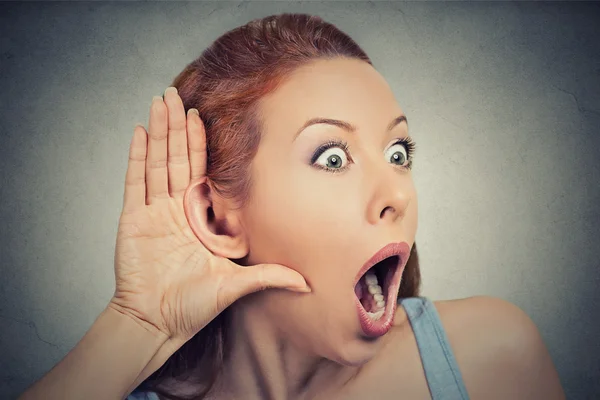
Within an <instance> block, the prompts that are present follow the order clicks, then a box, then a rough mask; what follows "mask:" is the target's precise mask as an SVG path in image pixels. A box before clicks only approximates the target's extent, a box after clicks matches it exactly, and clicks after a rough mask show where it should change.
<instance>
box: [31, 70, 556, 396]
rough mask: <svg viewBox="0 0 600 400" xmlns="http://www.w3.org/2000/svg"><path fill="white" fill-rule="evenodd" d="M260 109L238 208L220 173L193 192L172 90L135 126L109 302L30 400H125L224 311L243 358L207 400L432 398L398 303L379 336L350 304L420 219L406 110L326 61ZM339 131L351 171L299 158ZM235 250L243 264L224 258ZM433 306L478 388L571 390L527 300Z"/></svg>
mask: <svg viewBox="0 0 600 400" xmlns="http://www.w3.org/2000/svg"><path fill="white" fill-rule="evenodd" d="M262 106H263V111H265V112H266V113H265V115H267V120H266V121H265V122H266V127H267V128H266V132H265V135H264V137H263V140H262V142H261V146H260V149H259V153H258V154H257V156H256V159H255V160H254V163H253V166H252V173H253V177H254V178H255V179H254V186H253V190H254V193H253V195H254V196H253V202H251V204H250V205H249V206H248V207H246V208H243V209H241V210H240V209H235V208H234V207H232V204H231V203H230V202H229V201H228V200H226V199H222V198H220V197H219V196H218V195H216V193H214V192H213V191H212V188H210V182H208V184H209V185H208V186H209V191H208V192H204V191H203V190H201V188H202V186H203V185H205V183H206V182H207V181H206V178H205V177H204V174H205V167H206V165H205V163H206V154H205V142H204V132H203V126H202V121H200V119H199V117H198V116H197V114H194V113H188V115H187V117H186V116H185V113H184V109H183V104H182V102H181V99H180V98H179V96H178V95H177V94H176V92H174V91H168V92H166V93H165V98H164V102H163V100H162V99H160V98H159V99H157V100H156V101H154V102H153V104H152V106H151V109H150V123H149V128H148V132H146V130H145V129H144V128H143V127H136V129H135V132H134V137H133V139H132V142H131V148H130V153H129V165H128V169H127V176H126V185H125V196H124V204H123V213H122V215H121V219H120V221H119V232H118V235H117V246H116V252H115V275H116V289H115V294H114V296H113V299H111V301H110V303H109V305H108V306H107V309H106V312H105V313H103V314H102V315H101V316H100V317H99V319H98V320H97V321H96V322H95V323H94V325H93V326H92V328H91V329H90V331H89V332H88V334H86V336H85V337H84V338H83V339H82V341H81V342H80V343H79V344H78V345H77V346H76V348H75V349H74V350H73V351H72V352H70V353H69V355H67V357H65V359H64V360H63V361H61V362H60V363H59V364H58V365H56V366H55V367H54V368H53V369H52V371H51V372H49V373H48V374H47V375H46V376H45V377H44V378H43V379H41V380H40V381H39V382H37V383H36V384H35V385H33V386H32V387H31V388H30V389H29V390H28V391H27V392H26V393H25V394H24V395H23V396H22V397H21V398H31V399H34V398H47V399H62V398H89V399H93V398H117V397H121V398H122V397H123V395H124V394H125V395H126V394H128V393H130V392H131V390H132V389H133V388H135V387H137V385H138V384H139V383H140V382H141V381H143V380H144V379H146V378H147V377H148V376H149V375H150V374H151V373H153V372H154V371H156V370H157V369H158V368H159V367H160V366H161V365H162V364H163V363H164V362H165V361H166V360H167V359H168V357H169V356H171V355H172V354H173V352H175V351H176V350H177V349H178V348H179V347H181V345H183V344H184V343H185V342H186V341H187V340H189V339H190V338H191V337H192V336H193V335H194V334H195V333H196V332H198V330H201V329H202V328H203V327H204V326H205V325H206V324H207V323H208V322H210V321H211V320H212V319H214V318H215V317H216V316H217V315H218V314H219V313H220V312H222V311H223V310H224V309H225V308H228V307H231V311H232V313H231V314H232V315H231V321H230V322H231V326H232V329H230V332H232V335H231V336H230V337H229V339H230V341H229V342H228V343H229V344H230V346H231V348H230V350H231V353H232V354H233V357H232V358H231V359H229V360H226V363H225V369H224V373H223V374H222V376H221V379H220V381H219V382H218V384H217V385H216V386H215V388H214V391H213V392H212V393H211V396H210V397H211V398H218V399H227V398H244V399H265V398H270V399H335V398H338V399H353V398H356V399H362V398H364V397H365V396H373V395H376V396H377V397H378V398H397V397H398V396H402V397H403V398H410V399H421V398H422V399H427V398H429V394H428V389H427V383H426V380H425V377H424V375H423V370H422V366H421V362H420V358H419V354H418V350H417V347H416V343H415V338H414V335H413V333H412V330H411V328H410V325H409V324H408V323H407V319H406V315H405V314H404V312H403V310H402V309H401V308H399V309H398V310H397V312H396V314H395V317H396V318H395V324H394V326H393V327H392V329H391V330H390V331H389V332H388V333H387V334H385V335H384V336H381V337H379V338H378V339H376V340H366V338H365V335H364V334H363V332H361V328H360V326H359V324H358V322H357V316H356V310H355V308H354V306H353V305H352V304H351V303H352V301H351V300H352V296H354V292H353V287H352V284H351V282H352V280H353V277H354V276H355V275H356V273H357V271H358V269H359V268H360V266H361V265H362V263H363V262H364V261H365V260H366V259H367V258H369V257H370V256H371V255H372V254H373V253H374V252H375V251H377V250H378V249H380V248H381V247H382V246H383V245H385V244H387V243H388V242H391V241H396V242H397V241H405V242H407V243H408V244H410V245H412V244H413V243H414V237H415V233H416V228H417V206H416V192H415V190H414V185H413V183H412V178H411V175H410V169H405V168H404V164H403V165H391V163H390V160H391V159H390V157H389V155H390V154H391V153H390V152H389V150H390V148H392V147H393V146H395V145H393V144H392V143H393V142H394V140H395V139H398V138H402V137H406V135H407V125H406V122H405V121H404V122H402V123H401V124H398V125H395V126H394V127H393V128H392V130H390V131H386V129H385V128H386V127H387V126H388V124H389V122H390V121H391V120H393V119H394V118H396V117H397V116H398V115H401V113H402V110H401V109H400V107H399V106H398V105H397V103H396V101H395V99H394V97H393V95H392V93H391V91H390V90H389V87H388V86H387V84H385V81H384V80H383V78H382V77H381V76H380V75H379V74H378V73H376V72H375V70H374V69H372V68H371V67H369V66H367V65H366V64H364V63H359V62H357V61H356V60H333V61H327V62H319V63H315V64H312V65H310V66H308V68H306V69H302V70H301V71H299V72H298V73H297V74H294V76H293V77H292V79H291V80H290V81H289V82H288V84H287V85H284V86H282V87H280V88H279V89H278V91H277V92H276V93H275V94H274V95H272V96H270V97H269V98H267V99H265V101H264V103H263V104H262ZM314 116H319V117H329V118H337V119H340V120H345V121H349V122H351V123H352V124H354V125H355V126H356V127H357V130H356V132H354V133H353V134H349V133H346V132H344V131H342V130H340V128H336V127H331V126H324V125H318V126H317V125H315V126H311V127H309V128H307V130H306V131H305V132H303V133H301V134H300V135H299V136H298V137H297V138H296V139H294V138H295V132H296V131H297V129H298V128H299V127H300V126H302V124H303V123H304V122H305V121H306V119H307V118H312V117H314ZM325 128H327V129H325ZM309 130H310V131H311V132H309ZM342 138H343V139H345V140H346V141H347V142H348V144H349V145H350V149H352V151H348V153H349V154H346V155H347V156H348V159H347V160H346V157H345V156H344V153H346V152H345V151H343V149H342V148H340V147H335V148H332V149H334V152H333V154H335V155H336V156H338V157H339V159H338V161H339V160H342V161H351V164H349V165H350V168H349V169H348V170H347V171H346V172H342V173H339V174H333V173H331V172H327V171H325V170H323V169H322V168H321V169H319V168H316V167H314V165H312V164H307V160H308V159H310V155H311V153H312V150H313V149H314V147H315V146H318V145H320V144H322V142H323V141H324V140H326V139H342ZM328 151H329V150H328ZM395 151H401V150H399V149H397V148H396V150H395ZM350 153H351V154H350ZM323 154H325V153H323ZM327 154H328V155H329V156H331V152H329V153H327ZM404 155H406V152H404ZM325 158H326V157H325ZM325 158H324V157H322V155H321V156H319V157H318V159H316V161H315V162H316V163H320V164H321V163H323V161H324V159H325ZM328 160H331V159H328ZM344 165H345V163H344ZM207 193H208V194H207ZM338 195H340V196H339V197H338ZM340 199H341V200H343V201H338V200H340ZM209 207H210V208H211V209H212V211H213V212H214V218H210V219H208V218H206V216H207V215H208V213H207V210H208V208H209ZM224 228H226V229H224ZM292 228H293V229H292ZM217 232H219V233H217ZM315 238H317V240H315ZM198 239H199V240H198ZM240 257H244V260H245V261H244V265H245V267H242V266H240V265H237V264H235V263H233V262H232V261H230V260H229V259H230V258H231V259H239V258H240ZM306 283H308V284H309V286H310V288H312V291H311V289H310V288H307V287H306ZM436 307H437V308H438V310H439V313H440V315H441V318H442V322H443V325H444V327H445V329H446V332H447V334H448V337H449V340H450V343H451V345H452V348H453V351H454V353H455V355H456V358H457V361H458V364H459V366H460V369H461V371H462V374H463V377H464V380H465V383H466V386H467V390H468V392H469V395H470V397H471V398H473V399H486V400H487V399H495V398H497V399H506V398H510V399H551V400H552V399H563V398H564V394H563V393H562V389H561V387H560V382H559V379H558V376H557V374H556V371H555V369H554V366H553V364H552V361H551V360H550V357H549V355H548V352H547V350H546V348H545V346H544V344H543V341H542V340H541V337H540V335H539V333H538V331H537V329H536V327H535V325H534V324H533V323H532V322H531V320H530V319H529V318H528V317H527V316H526V315H525V314H524V313H523V312H522V311H521V310H519V309H518V308H517V307H515V306H513V305H511V304H509V303H507V302H504V301H502V300H498V299H493V298H486V297H477V298H469V299H463V300H454V301H446V302H437V303H436ZM115 328H118V329H115ZM132 352H133V353H135V354H130V353H132ZM90 359H94V360H101V362H97V363H94V364H93V365H89V360H90ZM86 371H87V372H86ZM136 376H137V378H135V379H134V377H136ZM99 377H102V378H103V379H100V380H99ZM132 380H133V382H132Z"/></svg>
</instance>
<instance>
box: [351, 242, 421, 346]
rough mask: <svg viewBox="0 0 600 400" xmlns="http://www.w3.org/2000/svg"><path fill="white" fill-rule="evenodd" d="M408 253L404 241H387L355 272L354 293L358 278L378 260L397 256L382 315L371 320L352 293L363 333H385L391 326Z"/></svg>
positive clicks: (408, 250) (373, 335)
mask: <svg viewBox="0 0 600 400" xmlns="http://www.w3.org/2000/svg"><path fill="white" fill-rule="evenodd" d="M409 255H410V246H409V245H408V243H406V242H399V243H389V244H387V245H386V246H384V247H383V248H382V249H381V250H379V251H378V252H377V253H375V254H374V255H373V256H372V257H371V258H369V260H368V261H367V262H365V263H364V265H363V266H362V268H361V269H360V270H359V271H358V273H357V274H356V277H355V278H354V285H353V286H352V293H353V294H354V287H355V286H356V284H357V283H358V281H359V280H360V278H361V277H362V276H363V275H364V274H365V273H366V272H367V271H368V270H369V268H371V267H372V266H373V265H375V264H377V263H378V262H380V261H382V260H384V259H386V258H388V257H392V256H398V258H399V261H398V265H397V267H396V270H395V271H394V275H392V276H391V278H390V283H389V286H388V293H387V299H386V306H385V311H384V313H383V315H382V316H381V317H380V318H379V319H378V320H377V321H373V320H372V319H371V318H370V317H369V316H368V315H367V313H366V311H365V309H364V308H363V306H362V305H361V303H360V300H359V299H358V298H357V297H356V295H354V301H355V303H356V307H357V309H358V314H359V320H360V325H361V328H362V330H363V332H364V333H365V335H367V336H369V337H378V336H382V335H385V334H386V333H387V332H388V331H389V330H390V328H391V326H392V322H393V319H394V315H395V311H396V307H397V304H396V297H397V295H398V289H399V287H400V281H401V278H402V273H403V272H404V267H405V266H406V262H407V261H408V257H409Z"/></svg>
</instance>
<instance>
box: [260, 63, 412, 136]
mask: <svg viewBox="0 0 600 400" xmlns="http://www.w3.org/2000/svg"><path fill="white" fill-rule="evenodd" d="M260 108H261V111H262V115H263V118H264V120H263V122H264V124H265V126H264V127H265V130H266V132H265V134H266V135H268V134H269V132H271V133H273V132H277V136H281V135H282V134H284V133H285V132H287V133H288V134H290V135H292V134H293V133H295V129H298V128H299V127H300V126H301V125H302V124H303V123H304V122H306V120H308V119H309V118H314V117H324V118H334V119H341V120H344V121H348V122H350V123H352V124H354V125H356V126H357V127H358V128H359V130H360V129H361V128H362V127H366V126H368V127H369V128H373V129H380V130H381V131H383V130H384V129H385V128H386V127H387V124H388V123H389V122H390V120H391V119H392V118H394V117H396V116H398V115H400V114H402V109H401V108H400V106H399V105H398V103H397V101H396V99H395V97H394V94H393V93H392V91H391V89H390V87H389V85H388V84H387V82H386V81H385V79H384V78H383V77H382V76H381V74H379V72H377V71H376V70H375V68H373V67H372V66H371V65H369V64H368V63H366V62H364V61H361V60H356V59H344V58H337V59H331V60H317V61H314V62H311V63H310V64H307V65H305V66H303V67H301V68H298V69H297V70H296V71H294V72H293V73H292V74H291V75H290V76H289V77H288V78H287V79H286V81H285V82H284V83H283V84H282V85H281V86H279V87H278V88H277V89H276V90H275V91H274V92H272V93H270V94H269V95H268V96H266V97H265V98H263V99H262V101H261V105H260ZM283 136H285V135H283Z"/></svg>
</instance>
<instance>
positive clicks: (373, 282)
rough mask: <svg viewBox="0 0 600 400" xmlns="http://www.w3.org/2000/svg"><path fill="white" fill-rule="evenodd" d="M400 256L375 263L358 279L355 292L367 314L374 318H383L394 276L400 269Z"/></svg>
mask: <svg viewBox="0 0 600 400" xmlns="http://www.w3.org/2000/svg"><path fill="white" fill-rule="evenodd" d="M399 262H400V257H399V256H397V255H393V256H390V257H387V258H385V259H383V260H381V261H380V262H378V263H376V264H375V265H373V266H372V267H371V268H369V270H367V272H366V273H365V274H363V276H362V277H361V278H360V279H359V280H358V283H357V284H356V286H355V287H354V293H355V294H356V297H357V298H358V300H359V301H360V304H361V305H362V306H363V308H364V309H365V311H366V312H367V315H368V316H369V317H371V319H373V320H377V319H379V318H381V316H382V315H383V313H384V311H385V309H386V305H387V302H389V301H391V300H390V296H389V293H390V287H391V283H392V278H393V276H394V274H395V273H396V270H397V269H398V264H399Z"/></svg>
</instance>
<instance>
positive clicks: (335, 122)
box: [294, 115, 408, 140]
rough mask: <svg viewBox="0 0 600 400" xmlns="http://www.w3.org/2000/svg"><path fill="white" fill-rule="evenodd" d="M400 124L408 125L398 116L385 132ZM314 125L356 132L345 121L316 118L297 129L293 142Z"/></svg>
mask: <svg viewBox="0 0 600 400" xmlns="http://www.w3.org/2000/svg"><path fill="white" fill-rule="evenodd" d="M402 122H406V124H407V125H408V120H407V119H406V115H400V116H398V117H396V118H394V119H393V120H392V122H390V123H389V124H388V127H387V131H388V132H389V131H391V130H392V129H394V127H395V126H396V125H398V124H400V123H402ZM316 124H327V125H333V126H337V127H338V128H342V129H343V130H345V131H346V132H349V133H354V132H356V130H357V128H356V126H354V125H352V124H351V123H349V122H346V121H340V120H338V119H332V118H319V117H317V118H311V119H309V120H308V121H306V122H305V123H304V125H302V127H301V128H300V129H298V131H297V132H296V134H295V135H294V140H296V138H297V137H298V135H300V133H302V131H303V130H305V129H306V128H308V127H309V126H311V125H316Z"/></svg>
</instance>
